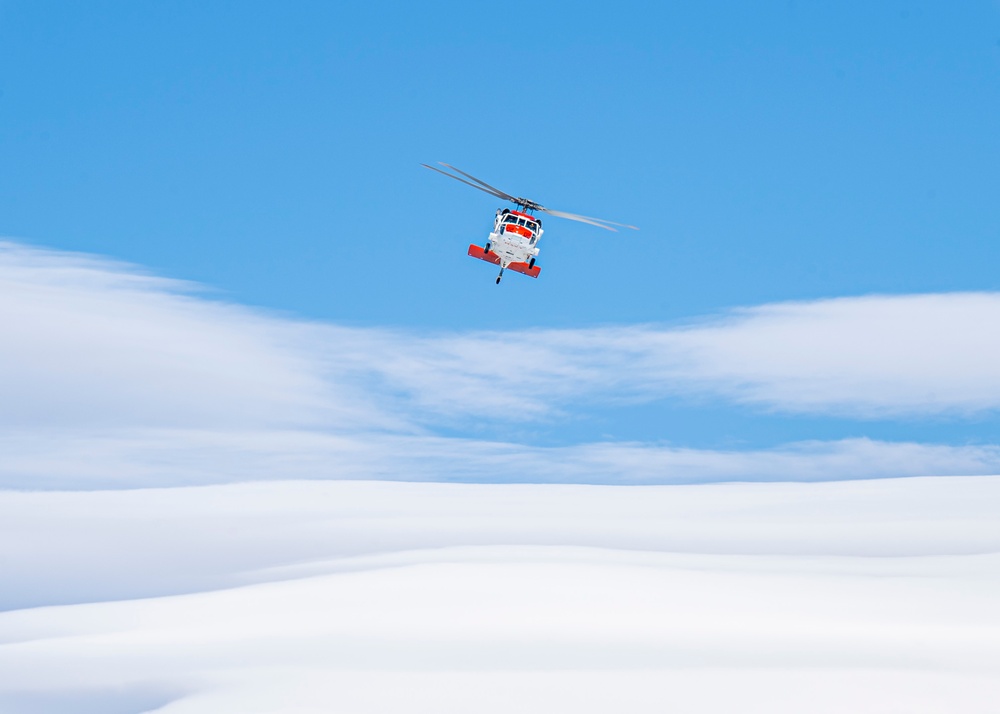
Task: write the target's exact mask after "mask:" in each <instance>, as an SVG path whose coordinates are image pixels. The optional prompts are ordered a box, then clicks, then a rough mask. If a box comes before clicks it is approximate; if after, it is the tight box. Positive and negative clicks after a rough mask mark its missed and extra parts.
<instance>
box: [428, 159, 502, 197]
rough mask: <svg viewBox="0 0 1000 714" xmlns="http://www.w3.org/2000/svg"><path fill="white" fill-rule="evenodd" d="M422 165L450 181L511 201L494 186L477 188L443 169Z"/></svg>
mask: <svg viewBox="0 0 1000 714" xmlns="http://www.w3.org/2000/svg"><path fill="white" fill-rule="evenodd" d="M420 165H421V166H423V167H424V168H425V169H430V170H431V171H437V172H438V173H439V174H441V175H442V176H447V177H448V178H450V179H455V180H456V181H461V182H462V183H464V184H465V185H466V186H472V188H478V189H479V190H480V191H482V192H483V193H488V194H490V195H491V196H493V197H494V198H500V199H503V200H504V201H509V200H511V199H510V196H508V195H507V194H505V193H501V192H500V191H497V190H494V189H493V187H492V186H491V187H490V188H483V187H482V186H477V185H476V184H474V183H472V182H471V181H466V180H465V179H464V178H459V177H458V176H452V175H451V174H450V173H448V172H447V171H442V170H441V169H439V168H435V167H434V166H428V165H427V164H420Z"/></svg>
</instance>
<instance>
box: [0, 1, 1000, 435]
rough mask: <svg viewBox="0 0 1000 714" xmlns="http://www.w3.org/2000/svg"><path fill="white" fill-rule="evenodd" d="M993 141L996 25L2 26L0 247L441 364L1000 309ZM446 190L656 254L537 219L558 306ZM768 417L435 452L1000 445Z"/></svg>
mask: <svg viewBox="0 0 1000 714" xmlns="http://www.w3.org/2000/svg"><path fill="white" fill-rule="evenodd" d="M997 116H1000V5H998V4H997V3H996V2H973V3H963V4H961V5H944V4H940V3H911V2H898V3H891V2H886V3H878V4H861V3H854V4H836V3H827V4H809V3H794V2H775V3H753V4H749V5H748V4H735V3H732V4H730V3H697V4H689V5H687V6H685V7H681V6H676V7H663V6H662V5H661V4H656V3H649V4H645V3H625V4H615V5H614V7H612V6H611V5H608V4H606V3H601V4H597V3H572V4H568V3H567V4H544V5H540V6H538V5H533V4H522V5H518V4H508V5H504V6H503V8H502V9H501V8H498V7H495V6H490V5H482V4H475V3H431V4H422V5H420V6H412V7H408V6H402V5H400V4H396V3H384V4H377V3H365V4H347V3H336V4H334V3H305V2H302V3H295V4H291V5H288V6H278V5H275V4H271V3H251V2H239V3H236V2H233V3H221V2H216V3H195V2H187V3H185V2H181V3H171V4H136V3H125V2H116V3H102V2H92V3H86V4H70V3H44V2H32V3H26V2H9V1H4V2H0V155H2V157H3V160H2V164H0V234H2V235H4V236H7V237H8V238H10V239H13V240H16V241H20V242H23V243H28V244H31V245H36V246H42V247H47V248H52V249H56V250H60V251H80V252H84V253H93V254H99V255H104V256H109V257H112V258H115V259H119V260H124V261H128V262H131V263H134V264H137V265H140V266H143V267H145V268H147V269H148V270H150V271H153V272H154V273H156V274H159V275H164V276H169V277H172V278H180V279H186V280H192V281H196V282H198V283H200V284H202V285H205V286H207V287H208V288H210V289H211V290H213V291H215V292H214V295H215V296H216V297H218V298H221V299H223V300H226V301H229V302H233V303H239V304H244V305H250V306H255V307H259V308H263V309H265V310H271V311H277V312H279V313H283V314H286V315H291V316H296V317H298V318H305V319H313V320H319V321H324V322H330V323H335V324H338V325H346V326H352V327H358V328H376V329H383V328H392V329H403V330H410V331H413V332H415V333H416V334H428V335H436V334H441V333H445V334H452V333H459V334H464V333H466V332H468V331H478V330H501V331H509V332H510V333H511V334H513V333H518V334H520V331H523V330H525V329H545V330H551V329H582V330H587V329H591V328H597V327H601V326H609V325H610V326H630V325H642V324H650V323H651V324H654V325H666V326H676V325H686V324H690V323H691V322H692V321H698V320H700V319H702V318H703V317H704V316H712V315H716V314H718V313H720V312H723V311H725V310H727V309H730V308H733V307H739V306H755V305H762V304H767V303H774V302H783V301H803V300H804V301H810V300H819V299H825V298H836V297H843V296H863V295H869V294H873V293H874V294H900V295H902V294H911V293H947V292H956V291H993V290H996V289H997V287H998V282H1000V279H998V278H997V271H996V266H997V265H998V264H1000V211H998V210H997V208H996V205H997V202H996V193H997V187H998V186H1000V132H997V131H996V125H997V121H996V118H997ZM434 161H447V162H450V163H453V164H455V165H457V166H459V167H461V168H463V169H465V170H467V171H470V172H472V173H474V174H476V175H479V176H481V177H483V178H485V179H486V180H488V181H490V182H491V183H494V184H495V185H498V186H500V187H501V188H503V189H505V190H508V191H511V192H514V193H518V194H521V195H527V196H531V197H533V198H536V199H537V200H539V201H541V202H543V203H545V204H547V205H550V206H552V207H555V208H560V209H563V210H568V211H575V212H580V213H585V214H590V215H597V216H601V217H606V218H609V219H613V220H621V221H627V222H630V223H635V224H637V225H639V226H640V227H641V231H640V232H638V233H627V234H618V235H612V234H606V233H605V232H603V231H599V230H597V229H594V228H591V227H588V226H585V225H578V224H574V223H570V222H566V221H557V220H554V219H553V220H550V221H548V222H547V228H548V231H547V233H546V236H545V240H544V243H543V244H542V253H541V256H540V264H541V265H542V267H543V273H542V277H541V279H539V280H538V281H531V280H528V279H521V277H520V276H511V277H510V278H509V279H507V280H506V281H505V282H504V284H503V285H502V286H501V287H500V288H497V287H496V286H495V285H494V284H493V280H492V278H493V272H492V270H491V269H490V268H489V266H486V265H484V264H481V263H478V262H477V261H473V260H471V259H470V258H468V257H466V255H465V249H466V246H467V245H468V243H470V242H479V243H481V242H482V241H483V239H484V238H485V235H486V233H487V231H488V229H489V226H490V225H491V219H492V215H493V211H494V209H495V208H496V207H497V205H496V203H495V201H493V199H491V198H490V197H488V196H486V195H484V194H480V193H478V192H475V191H472V190H471V189H466V188H465V187H463V186H461V185H459V184H457V183H455V182H450V181H447V180H446V179H444V178H442V177H440V176H436V175H434V174H432V173H431V172H429V171H426V170H424V169H421V168H420V166H419V164H420V163H421V162H428V163H430V162H434ZM990 327H991V323H989V322H986V323H984V324H982V329H984V330H989V329H990ZM527 368H528V369H531V365H530V363H528V364H527ZM497 388H498V389H509V390H513V391H517V390H518V389H519V386H518V384H517V383H516V380H515V381H507V382H504V383H501V384H499V385H498V387H497ZM730 396H731V395H730ZM640 401H642V400H640ZM765 401H766V400H765ZM782 404H784V402H781V403H775V402H766V403H763V404H762V403H761V402H754V401H752V400H751V401H750V402H746V401H741V400H740V399H733V398H729V397H727V396H726V395H723V396H722V397H720V396H719V395H718V394H716V393H711V394H708V395H707V396H706V395H704V394H703V395H700V396H697V397H696V398H691V396H690V395H680V396H678V394H676V393H671V394H670V395H668V396H663V395H661V396H659V397H657V398H656V399H652V398H650V399H647V400H645V401H642V403H638V404H637V403H634V402H628V401H627V402H626V403H616V402H608V401H607V400H604V401H602V400H591V401H587V400H585V399H584V400H581V402H580V403H578V404H576V405H575V406H574V407H573V409H572V410H570V412H566V411H563V412H560V414H561V417H559V418H555V417H551V418H549V419H547V420H544V421H543V422H540V423H536V422H532V421H530V420H529V421H528V423H524V424H522V423H519V422H518V420H517V419H506V420H505V419H498V420H497V421H496V422H495V423H492V422H490V417H489V415H488V414H480V415H479V419H480V420H484V421H480V422H479V423H478V424H477V425H476V427H475V428H470V427H469V424H468V423H467V422H464V421H461V420H459V421H457V422H456V421H447V420H445V421H444V422H441V423H437V424H435V426H434V428H435V429H437V430H438V431H439V432H440V433H445V434H452V433H459V434H469V433H474V434H477V435H482V434H483V433H484V430H486V431H487V432H488V431H489V430H494V432H493V433H496V434H499V435H500V436H501V437H502V438H506V439H512V440H517V441H522V442H527V443H542V444H566V443H576V442H584V441H595V440H625V441H630V440H635V441H642V442H668V443H671V444H679V445H683V446H691V447H699V448H700V447H711V448H756V447H771V446H776V445H780V444H783V443H787V442H794V441H800V440H810V439H818V440H828V439H843V438H859V437H868V438H871V439H885V440H890V441H892V440H907V441H918V442H930V443H948V444H959V445H960V444H966V443H974V444H993V443H997V442H1000V433H998V422H997V420H996V418H995V416H994V414H995V408H996V407H995V406H988V407H986V408H981V407H976V408H975V409H972V410H971V411H962V410H961V409H959V410H958V411H955V410H954V409H951V408H950V407H949V408H945V409H942V410H936V411H935V410H930V411H926V410H916V411H914V412H912V413H910V412H907V411H906V410H899V409H896V410H894V411H893V410H890V411H891V413H881V412H880V413H878V414H876V415H873V414H871V413H865V414H859V413H858V412H850V413H846V414H844V413H832V412H831V411H830V410H823V409H820V410H818V411H816V410H814V411H808V410H807V411H806V412H804V413H803V412H801V411H796V410H794V409H792V410H789V409H787V408H786V407H787V405H785V406H782ZM834 411H836V410H834Z"/></svg>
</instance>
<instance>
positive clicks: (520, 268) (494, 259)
mask: <svg viewBox="0 0 1000 714" xmlns="http://www.w3.org/2000/svg"><path fill="white" fill-rule="evenodd" d="M438 163H439V164H440V165H441V166H445V167H447V168H449V169H451V170H452V171H455V172H457V173H460V174H461V175H462V176H465V177H466V178H468V179H471V181H466V180H465V179H464V178H461V177H459V176H455V175H453V174H450V173H448V172H447V171H442V170H441V169H439V168H435V167H434V166H428V165H427V164H421V166H423V167H425V168H428V169H430V170H431V171H437V172H438V173H439V174H444V175H445V176H447V177H448V178H453V179H455V180H456V181H461V182H462V183H464V184H465V185H466V186H472V188H478V189H479V190H480V191H483V192H485V193H488V194H490V195H491V196H495V197H496V198H502V199H504V200H505V201H510V202H511V203H513V204H514V205H515V206H517V207H518V208H519V209H521V210H518V211H512V210H510V209H509V208H504V209H502V210H501V209H499V208H498V209H497V213H496V217H495V218H494V219H493V232H492V233H490V237H489V239H488V240H487V241H486V245H485V246H484V247H482V248H480V247H479V246H478V245H476V244H472V245H470V246H469V255H471V256H472V257H473V258H479V259H480V260H485V261H486V262H487V263H493V264H494V265H499V266H500V274H499V275H498V276H497V285H499V284H500V279H501V278H502V277H503V271H504V270H507V269H508V268H509V269H511V270H513V271H514V272H516V273H521V274H522V275H528V276H530V277H532V278H537V277H538V274H539V273H540V272H541V271H542V269H541V268H540V267H538V266H537V265H535V258H537V257H538V241H539V240H540V239H541V237H542V233H543V231H542V222H541V220H539V219H538V218H536V217H535V216H533V215H531V212H535V211H540V212H542V213H547V214H549V215H550V216H556V217H557V218H568V219H570V220H571V221H580V222H581V223H589V224H590V225H592V226H597V227H598V228H603V229H604V230H606V231H616V232H617V230H616V229H615V228H613V226H618V227H619V228H631V229H632V230H634V231H637V230H639V229H638V228H636V227H635V226H630V225H626V224H624V223H615V222H614V221H606V220H604V219H603V218H590V217H588V216H578V215H576V214H575V213H566V212H564V211H554V210H552V209H551V208H546V207H545V206H543V205H541V204H540V203H537V202H535V201H532V200H530V199H527V198H515V197H514V196H511V195H510V194H509V193H504V192H503V191H501V190H500V189H498V188H494V187H493V186H490V185H489V184H488V183H486V182H485V181H481V180H480V179H477V178H476V177H475V176H473V175H472V174H467V173H465V172H464V171H462V170H461V169H457V168H455V167H454V166H452V165H451V164H446V163H444V162H442V161H439V162H438ZM473 182H474V183H473Z"/></svg>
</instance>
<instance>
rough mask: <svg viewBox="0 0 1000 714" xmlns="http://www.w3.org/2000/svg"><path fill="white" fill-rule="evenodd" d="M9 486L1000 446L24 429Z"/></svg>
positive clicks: (715, 468)
mask: <svg viewBox="0 0 1000 714" xmlns="http://www.w3.org/2000/svg"><path fill="white" fill-rule="evenodd" d="M0 451H2V453H3V458H2V459H0V487H6V488H34V489H77V488H87V489H92V488H136V487H149V486H172V485H195V484H211V483H230V482H236V481H258V480H270V479H275V478H281V479H372V478H377V479H388V480H397V481H426V480H431V481H453V482H485V481H502V482H514V483H516V482H529V483H634V484H644V483H649V484H670V483H704V482H718V481H785V480H791V481H830V480H838V479H870V478H890V477H901V476H938V475H981V474H995V473H1000V448H997V447H995V446H946V445H928V444H918V443H905V442H903V443H898V442H897V443H893V442H880V441H872V440H870V439H845V440H840V441H832V442H826V441H812V442H800V443H793V444H787V445H783V446H780V447H776V448H769V449H744V450H733V451H718V450H703V449H690V448H682V447H674V446H666V445H654V444H638V443H620V442H607V443H594V444H581V445H576V446H563V447H544V446H526V445H524V444H518V443H510V442H499V441H488V440H476V439H466V438H458V437H452V438H447V437H438V436H430V435H426V434H420V435H405V434H384V433H347V434H331V433H323V432H317V431H288V430H278V429H270V430H255V431H241V430H204V429H203V430H182V429H175V430H117V431H112V432H104V433H94V432H86V431H81V432H67V431H55V432H16V433H13V434H8V435H6V436H3V437H0Z"/></svg>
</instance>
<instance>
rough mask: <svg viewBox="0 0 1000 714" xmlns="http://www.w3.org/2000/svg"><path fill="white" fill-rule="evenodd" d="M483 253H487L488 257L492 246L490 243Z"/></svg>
mask: <svg viewBox="0 0 1000 714" xmlns="http://www.w3.org/2000/svg"><path fill="white" fill-rule="evenodd" d="M483 252H484V253H486V255H489V254H490V244H489V243H487V244H486V247H485V248H483Z"/></svg>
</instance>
